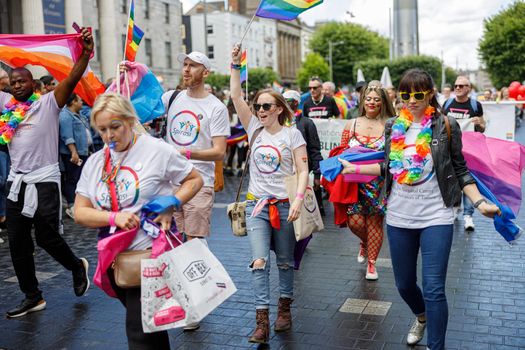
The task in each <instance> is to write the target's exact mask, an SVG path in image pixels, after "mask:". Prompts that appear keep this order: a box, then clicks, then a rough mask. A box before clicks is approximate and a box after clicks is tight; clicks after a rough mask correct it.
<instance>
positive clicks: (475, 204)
mask: <svg viewBox="0 0 525 350" xmlns="http://www.w3.org/2000/svg"><path fill="white" fill-rule="evenodd" d="M481 203H488V202H487V200H486V199H485V198H481V199H480V200H479V201H477V202H476V203H474V205H473V207H474V208H476V209H478V207H479V206H480V205H481Z"/></svg>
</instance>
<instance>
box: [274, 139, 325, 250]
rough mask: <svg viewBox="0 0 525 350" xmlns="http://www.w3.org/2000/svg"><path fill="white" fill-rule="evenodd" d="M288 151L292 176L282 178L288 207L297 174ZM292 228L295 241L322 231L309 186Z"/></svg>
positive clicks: (295, 189)
mask: <svg viewBox="0 0 525 350" xmlns="http://www.w3.org/2000/svg"><path fill="white" fill-rule="evenodd" d="M290 145H291V141H290ZM290 150H291V152H292V161H293V170H294V174H293V175H291V176H287V177H285V178H284V185H285V187H286V193H288V198H289V200H290V205H292V203H293V201H294V200H295V197H296V195H297V184H298V182H299V173H298V172H297V167H296V162H295V156H294V153H293V149H291V147H290ZM293 228H294V231H295V240H296V241H300V240H302V239H305V238H307V237H308V236H310V235H311V234H312V233H314V232H319V231H322V230H324V223H323V218H322V217H321V212H320V211H319V206H318V205H317V199H316V198H315V193H314V191H313V189H312V187H311V186H310V185H307V186H306V190H305V191H304V200H303V207H302V208H301V214H300V215H299V217H298V218H297V220H295V221H294V222H293Z"/></svg>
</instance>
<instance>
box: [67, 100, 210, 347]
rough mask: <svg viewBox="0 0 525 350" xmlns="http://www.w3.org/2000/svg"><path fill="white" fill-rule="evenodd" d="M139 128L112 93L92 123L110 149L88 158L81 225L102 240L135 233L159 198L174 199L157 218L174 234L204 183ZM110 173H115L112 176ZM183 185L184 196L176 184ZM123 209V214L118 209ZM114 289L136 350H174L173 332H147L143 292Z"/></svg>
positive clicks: (145, 238) (148, 237)
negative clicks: (116, 232) (179, 212)
mask: <svg viewBox="0 0 525 350" xmlns="http://www.w3.org/2000/svg"><path fill="white" fill-rule="evenodd" d="M136 123H138V118H137V116H136V113H135V109H134V108H133V106H132V105H131V102H129V101H128V100H126V99H125V98H123V97H122V96H120V95H117V94H114V93H108V94H104V95H101V96H99V97H98V98H97V100H96V102H95V105H94V106H93V110H92V112H91V124H92V125H93V126H94V127H95V128H96V129H97V131H98V132H99V133H100V135H101V137H102V139H103V140H104V143H105V144H106V145H108V146H106V147H104V148H103V149H102V150H100V151H98V152H97V153H95V154H93V155H92V156H91V157H89V158H88V160H87V161H86V164H85V165H84V169H83V170H82V175H81V177H80V180H79V182H78V184H77V189H76V194H77V195H76V198H75V221H76V222H77V223H79V224H81V225H84V226H87V227H92V228H99V229H101V230H100V233H99V238H104V237H105V236H107V235H108V231H109V234H111V231H112V230H111V229H110V227H111V228H116V227H118V229H120V230H124V231H126V230H131V229H133V228H136V227H138V226H140V218H139V216H138V215H140V211H141V209H142V207H143V206H144V205H145V204H147V203H149V202H150V201H151V200H153V199H154V198H156V197H158V196H174V198H173V199H174V202H175V203H176V204H175V205H174V208H173V207H171V208H169V209H168V210H166V211H165V212H163V213H161V214H159V215H158V216H157V218H156V219H155V222H157V223H158V224H159V225H160V226H162V228H163V229H164V230H169V229H170V226H171V221H172V215H173V210H174V209H180V207H181V205H182V204H184V203H186V202H187V201H188V200H190V199H191V198H193V196H195V194H196V193H197V192H198V191H199V190H200V188H201V187H202V184H203V181H202V178H201V176H200V175H199V173H198V172H197V170H195V168H194V167H193V165H192V164H191V163H190V162H188V161H187V160H186V159H185V158H184V157H183V156H182V155H181V154H180V152H178V151H177V150H176V149H175V148H173V147H172V146H170V145H168V144H167V143H165V142H164V141H162V140H159V139H155V138H153V137H151V136H149V135H147V134H140V133H137V132H136V131H135V130H134V125H135V124H136ZM108 170H109V171H108ZM178 183H180V184H181V186H180V188H179V189H178V191H175V190H174V188H175V187H174V184H178ZM116 208H118V209H116ZM153 237H154V234H152V233H151V232H149V233H148V232H146V231H145V230H144V229H142V228H139V230H137V233H136V235H135V237H134V239H133V241H132V242H131V244H130V245H129V246H128V248H127V250H143V249H149V248H151V247H152V244H153ZM107 274H108V277H109V279H110V281H111V284H112V289H113V290H114V292H115V293H116V295H117V297H118V298H119V300H120V301H121V302H122V304H123V305H124V306H125V307H126V334H127V336H128V345H129V348H130V349H169V348H170V347H169V338H168V333H167V331H161V332H154V333H144V332H143V329H142V317H141V301H140V287H138V288H127V289H122V288H120V287H118V286H117V285H116V284H115V283H114V278H113V271H112V269H111V268H110V269H108V271H107Z"/></svg>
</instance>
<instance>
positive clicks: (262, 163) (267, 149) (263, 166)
mask: <svg viewBox="0 0 525 350" xmlns="http://www.w3.org/2000/svg"><path fill="white" fill-rule="evenodd" d="M260 127H262V125H261V123H260V122H259V120H258V119H257V118H256V117H255V116H252V119H251V120H250V124H249V125H248V130H247V131H246V132H247V133H248V139H249V140H251V139H252V137H253V134H254V133H255V131H256V130H257V129H259V128H260ZM305 144H306V142H305V141H304V138H303V135H301V132H300V131H299V130H297V128H295V127H286V126H285V127H283V128H282V129H281V130H280V131H279V132H278V133H276V134H273V135H272V134H270V133H269V132H267V131H266V130H264V129H263V130H262V131H261V132H260V133H259V135H258V136H257V138H256V139H255V141H254V142H253V146H252V151H251V155H250V185H249V186H248V192H249V193H251V194H253V195H254V196H255V197H257V198H261V197H265V196H269V197H273V198H277V199H285V198H288V194H287V193H286V187H285V185H284V178H285V177H286V176H290V175H293V160H292V150H295V149H296V148H298V147H301V146H302V145H305Z"/></svg>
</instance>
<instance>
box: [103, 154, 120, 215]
mask: <svg viewBox="0 0 525 350" xmlns="http://www.w3.org/2000/svg"><path fill="white" fill-rule="evenodd" d="M104 155H105V159H104V167H105V170H106V174H111V171H112V169H111V154H110V151H109V147H106V149H105V151H104ZM108 185H109V195H110V199H111V211H114V212H117V211H118V209H119V207H118V199H117V186H116V185H115V181H113V179H111V178H109V179H108Z"/></svg>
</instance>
